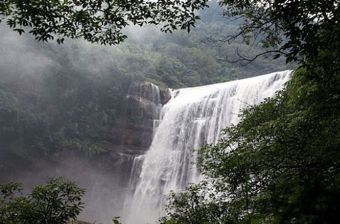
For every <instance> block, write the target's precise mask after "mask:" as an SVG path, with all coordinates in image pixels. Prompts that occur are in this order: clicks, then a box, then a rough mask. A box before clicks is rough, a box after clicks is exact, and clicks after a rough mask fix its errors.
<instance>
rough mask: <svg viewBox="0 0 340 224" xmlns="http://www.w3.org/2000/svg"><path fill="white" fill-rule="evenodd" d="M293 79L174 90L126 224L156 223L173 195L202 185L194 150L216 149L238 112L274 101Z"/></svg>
mask: <svg viewBox="0 0 340 224" xmlns="http://www.w3.org/2000/svg"><path fill="white" fill-rule="evenodd" d="M290 73H291V72H290V71H283V72H276V73H271V74H267V75H263V76H258V77H254V78H249V79H243V80H238V81H231V82H225V83H219V84H213V85H207V86H200V87H193V88H183V89H178V90H173V91H172V98H171V100H170V101H169V102H168V103H167V104H166V105H164V106H163V108H162V109H161V111H160V122H159V125H158V128H157V129H156V132H155V133H154V138H153V141H152V144H151V146H150V148H149V150H148V151H147V152H146V154H145V155H144V156H143V159H142V163H139V166H138V173H139V175H137V176H139V177H138V179H137V180H134V182H135V183H136V186H135V188H134V192H133V194H132V197H131V198H130V199H128V200H129V201H130V203H129V204H128V205H127V206H126V209H125V214H123V221H124V223H127V224H145V223H154V222H156V221H157V219H158V218H159V217H160V216H161V215H162V214H163V210H164V203H165V201H166V197H167V195H168V194H169V192H170V191H171V190H173V191H181V190H183V189H184V188H185V187H186V186H187V185H188V183H195V182H197V181H199V178H200V174H199V172H198V170H197V168H196V165H195V161H196V158H197V153H196V150H195V149H198V148H199V147H200V146H202V145H203V144H206V143H216V142H217V140H218V139H219V137H220V132H221V130H222V129H223V128H225V127H227V126H230V125H231V124H236V123H237V122H238V120H239V117H238V114H239V112H240V110H242V109H244V108H246V107H248V106H249V105H254V104H258V103H260V102H261V101H262V100H263V99H265V98H267V97H271V96H273V95H274V93H275V92H276V91H277V90H279V89H281V88H282V87H283V85H284V83H285V82H286V81H288V80H289V78H290ZM138 160H139V161H140V160H141V158H138ZM135 172H136V171H135ZM133 178H137V177H136V174H135V176H134V177H133Z"/></svg>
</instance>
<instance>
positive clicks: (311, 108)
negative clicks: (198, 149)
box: [167, 69, 340, 224]
mask: <svg viewBox="0 0 340 224" xmlns="http://www.w3.org/2000/svg"><path fill="white" fill-rule="evenodd" d="M307 71H308V70H306V69H300V70H299V71H297V72H295V74H294V76H293V79H292V81H290V82H289V83H288V86H287V88H286V89H285V90H284V91H281V92H279V93H278V94H277V96H276V97H275V98H273V99H267V100H265V102H263V103H262V104H260V105H258V106H253V107H251V108H249V109H247V110H245V111H244V112H243V114H242V120H241V122H240V123H239V124H238V125H236V126H233V127H230V128H227V129H226V130H225V136H224V137H223V138H222V139H221V140H220V141H219V143H218V144H216V145H208V146H206V147H204V148H203V149H202V153H203V155H202V158H203V160H202V161H201V164H202V168H203V171H204V172H203V173H204V175H206V176H208V177H209V179H210V180H208V184H200V185H198V186H197V188H198V189H199V190H200V192H201V194H203V195H204V197H205V200H203V201H197V200H196V199H195V198H196V196H195V193H196V192H197V190H196V189H195V188H192V187H191V188H189V189H188V191H187V192H184V193H181V194H179V195H175V196H173V198H172V200H170V209H171V211H170V213H169V215H168V216H167V219H168V220H170V221H169V222H170V223H171V221H175V223H200V221H195V219H193V218H192V217H194V216H193V215H192V213H194V214H195V215H203V217H201V218H200V220H202V222H203V223H306V224H312V223H333V222H334V221H333V220H337V219H338V218H339V211H340V207H339V198H340V197H339V196H340V188H339V186H340V185H339V180H340V179H339V177H340V163H339V161H340V160H339V159H340V153H339V150H338V148H339V145H340V142H339V141H338V139H339V138H340V122H339V121H340V117H339V114H340V111H339V107H338V106H336V105H339V103H340V102H339V98H338V97H335V98H334V95H333V94H336V95H338V94H339V90H338V88H337V90H336V91H337V92H333V93H332V94H330V92H329V89H328V90H321V89H319V88H320V87H321V84H322V82H321V81H315V80H310V79H309V78H308V77H309V76H310V75H311V74H310V73H309V72H307ZM332 80H333V83H334V84H335V85H338V84H336V83H338V82H339V76H336V77H333V79H332ZM327 82H328V81H327ZM333 90H334V89H333ZM325 92H328V94H325ZM322 93H323V94H322ZM319 94H322V100H321V99H320V95H319ZM319 100H320V101H319ZM324 102H327V103H324ZM193 189H195V190H193ZM183 198H185V201H184V202H183V203H179V201H181V200H182V199H183ZM192 201H196V202H197V203H198V204H197V205H195V206H191V207H190V208H191V209H188V210H185V211H184V212H183V211H182V210H181V208H183V207H187V206H190V205H192ZM211 204H213V205H214V207H215V208H214V209H213V211H214V212H215V213H214V214H213V216H212V217H213V218H212V219H209V220H211V221H208V222H205V221H204V220H206V219H207V218H208V217H209V214H211V209H208V208H206V206H207V205H209V207H211ZM201 207H203V208H204V209H203V211H200V210H199V209H196V208H201ZM188 216H190V219H184V218H186V217H188ZM176 220H177V221H178V222H177V221H176ZM188 220H189V221H188Z"/></svg>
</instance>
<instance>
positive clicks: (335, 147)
mask: <svg viewBox="0 0 340 224" xmlns="http://www.w3.org/2000/svg"><path fill="white" fill-rule="evenodd" d="M80 2H82V5H81V4H80V5H77V4H78V3H77V1H70V3H69V4H68V3H67V2H66V3H65V2H64V3H63V4H61V3H60V2H59V1H56V2H51V3H48V4H46V8H45V7H44V6H45V5H44V4H45V3H44V4H40V3H39V1H30V2H29V3H27V4H26V3H25V4H23V3H22V1H18V2H16V1H4V2H3V3H0V17H1V20H0V21H3V20H6V18H8V20H7V25H8V26H9V27H10V28H12V29H14V31H16V32H19V33H20V34H22V33H24V32H25V31H28V30H29V29H31V30H30V31H29V33H30V34H32V35H33V36H34V37H35V38H36V39H37V40H41V41H48V42H37V41H36V40H33V39H32V38H30V37H27V36H26V34H22V36H20V38H22V40H23V41H24V42H22V43H23V44H22V43H21V45H18V43H16V41H12V39H13V35H14V33H15V32H13V31H11V30H9V29H8V28H7V27H5V25H4V24H2V25H1V26H0V29H2V30H3V32H2V33H4V34H2V35H1V37H0V38H1V39H2V42H6V41H7V45H6V44H3V45H1V46H0V50H1V55H0V57H1V58H3V59H2V61H3V63H1V62H0V74H1V78H0V102H1V103H0V114H1V116H0V119H1V120H0V147H1V150H0V162H1V163H0V164H1V165H0V172H1V174H0V176H1V177H2V178H0V180H1V179H4V180H7V179H10V178H6V175H8V176H10V175H9V174H13V175H14V176H15V175H16V173H20V170H22V169H27V168H30V167H32V164H35V163H37V162H41V161H42V160H44V161H48V162H47V163H49V162H56V161H58V160H59V159H60V158H61V157H60V155H61V154H63V153H65V152H66V154H67V153H69V152H71V151H72V152H76V155H79V156H80V155H82V156H85V157H87V158H88V159H89V160H95V159H96V158H98V157H100V156H102V155H104V156H106V155H108V154H109V153H112V151H115V150H117V149H115V147H114V146H115V145H116V141H117V139H115V137H114V136H112V127H116V126H119V125H120V124H121V120H122V119H123V117H125V116H126V114H127V109H126V108H127V107H129V101H128V100H127V98H126V97H125V96H126V95H127V94H129V89H130V86H131V85H132V83H134V82H151V83H153V84H156V85H157V86H160V88H163V89H167V88H175V89H178V88H183V87H193V86H201V85H207V84H213V83H219V82H226V81H231V80H238V79H243V78H249V77H253V76H257V75H260V74H265V73H270V72H274V71H279V70H286V69H294V70H293V71H292V75H291V79H290V80H289V81H288V82H287V83H286V84H285V86H284V88H283V89H281V90H279V91H277V92H276V93H275V94H274V96H273V97H272V98H265V99H264V100H263V101H262V102H261V103H259V104H257V105H250V106H249V107H247V108H246V109H244V110H242V112H241V114H240V121H239V122H238V123H237V124H232V125H230V126H229V127H226V128H225V129H224V130H223V131H222V136H221V138H220V139H219V140H218V142H217V143H209V144H206V145H203V146H202V147H201V148H200V149H199V150H198V154H199V156H198V161H196V163H197V166H198V169H199V171H200V173H201V174H202V175H203V176H204V177H205V178H203V180H201V181H198V182H197V183H192V184H189V185H188V186H187V188H186V190H182V191H179V192H175V191H174V192H172V193H170V196H169V199H168V202H167V208H166V213H164V214H163V217H162V218H160V220H159V222H160V223H163V224H209V223H214V224H216V223H221V224H222V223H223V224H227V223H228V224H229V223H230V224H234V223H235V224H243V223H248V224H259V223H273V224H274V223H301V224H314V223H315V224H319V223H324V224H328V223H336V221H334V220H338V216H339V215H338V214H340V213H339V210H340V208H339V198H340V189H339V187H340V183H339V181H340V179H339V178H340V172H339V171H340V164H339V163H340V158H339V157H340V154H339V145H340V142H339V139H340V136H339V134H340V118H339V114H340V113H339V112H340V111H339V109H340V107H339V105H340V102H339V100H340V88H339V82H340V78H339V77H340V76H339V70H340V69H339V65H340V64H339V62H340V55H339V52H340V51H339V49H338V48H339V46H340V45H339V42H340V37H339V34H340V32H339V29H340V27H339V13H340V11H339V2H338V1H335V0H332V1H314V0H311V1H293V2H292V1H276V0H275V1H269V0H268V1H256V0H254V1H234V0H225V1H221V2H219V3H217V2H214V1H212V2H209V3H208V5H209V8H206V2H207V1H192V2H191V1H170V2H168V1H156V2H151V3H150V2H144V1H141V2H139V3H135V2H133V1H132V2H130V1H126V2H125V1H117V2H118V3H116V4H117V5H116V7H117V9H119V10H123V11H119V10H118V11H117V10H116V11H114V10H112V11H110V9H111V5H110V2H111V1H104V3H105V4H108V8H107V9H106V10H104V11H103V15H104V17H105V19H104V20H102V19H103V18H102V17H101V16H100V14H96V12H97V11H96V10H98V11H100V10H101V8H100V7H101V5H100V4H97V3H95V1H89V0H83V1H80ZM113 2H115V1H113ZM30 3H31V4H30ZM104 3H103V4H104ZM65 4H66V5H65ZM73 4H74V5H73ZM105 4H104V5H105ZM120 4H122V5H120ZM66 6H67V7H66ZM69 7H80V10H78V11H77V10H76V12H78V14H76V15H73V12H72V10H70V8H69ZM172 7H174V8H172ZM113 8H114V7H113ZM33 9H34V10H37V11H36V12H38V15H39V13H41V15H40V17H36V16H31V15H28V16H27V13H28V14H29V12H30V10H33ZM47 9H48V10H50V11H45V10H47ZM172 9H174V10H173V11H171V10H172ZM53 10H55V11H53ZM58 10H61V11H60V13H61V14H60V15H59V17H58V18H59V20H58V21H57V22H56V21H55V20H54V19H55V17H54V15H55V14H58V13H59V11H58ZM62 10H64V11H62ZM124 10H125V11H124ZM169 10H170V11H169ZM195 10H196V13H197V15H198V16H199V17H200V19H198V18H196V13H194V14H191V13H189V12H195ZM49 12H55V13H54V14H53V13H51V14H50V13H49ZM112 13H113V14H112ZM176 13H178V14H176ZM67 16H70V18H72V19H74V21H73V23H72V24H75V25H76V26H75V27H73V26H72V24H71V25H70V24H68V25H67V26H66V27H65V28H63V26H64V23H60V21H64V20H65V21H68V20H67ZM64 17H66V18H64ZM108 18H111V20H110V22H108V23H109V24H111V25H110V26H109V27H110V28H107V24H106V23H105V21H106V20H108ZM117 18H118V19H117ZM119 18H120V19H119ZM287 18H289V19H287ZM126 19H127V20H130V21H127V20H126ZM196 20H197V21H196ZM44 21H45V22H46V23H44ZM129 22H132V23H133V24H136V25H141V26H143V27H142V28H140V27H135V26H132V27H129ZM43 24H45V25H46V24H53V25H50V29H46V27H45V26H44V25H43ZM77 24H81V25H77ZM154 25H156V26H154ZM194 25H195V27H193V26H194ZM46 26H47V27H48V25H46ZM91 26H92V27H93V29H89V28H88V27H91ZM157 26H158V27H157ZM159 26H161V30H162V31H164V32H160V31H159V30H158V29H159ZM18 27H19V28H18ZM20 27H21V28H20ZM22 27H23V29H22ZM25 27H28V29H27V30H25ZM124 29H126V30H124ZM176 29H184V30H186V31H177V30H176ZM122 30H124V31H125V32H126V36H125V35H123V34H122ZM188 31H190V32H189V33H188ZM105 32H107V33H106V35H103V36H101V35H100V34H104V33H105ZM108 33H109V34H110V35H109V34H108ZM53 35H56V36H58V37H57V38H55V37H54V36H53ZM79 37H80V38H83V39H84V40H73V39H75V38H79ZM126 37H127V39H126ZM54 40H56V42H57V43H54V42H53V41H54ZM86 41H87V42H86ZM122 41H124V42H122ZM88 42H91V43H88ZM96 43H97V44H96ZM98 43H100V44H104V45H105V44H119V45H117V46H111V47H107V46H100V45H98ZM19 44H20V43H19ZM10 45H14V46H20V47H21V49H19V50H17V52H14V53H13V49H11V47H9V46H10ZM20 50H24V51H30V52H32V55H34V57H40V58H44V59H47V62H48V63H45V64H46V65H45V64H44V65H43V66H42V68H40V67H39V66H37V68H38V69H35V68H34V67H33V69H32V67H30V66H27V65H26V66H22V68H23V69H18V68H16V65H15V64H11V63H9V62H11V61H10V60H11V59H10V57H9V56H8V55H9V54H10V53H13V54H15V53H16V54H17V55H16V56H15V57H19V58H20ZM263 52H265V53H266V54H264V53H263ZM20 59H23V60H27V58H26V59H25V57H22V58H20ZM51 61H52V62H53V63H49V62H51ZM89 62H90V63H89ZM22 63H25V62H24V61H22ZM28 63H29V62H28ZM38 65H39V64H38ZM26 69H28V70H29V71H26ZM30 69H31V70H30ZM25 72H26V74H24V73H25ZM32 72H33V73H34V72H36V74H32ZM165 105H166V104H165ZM139 116H140V115H138V116H137V115H136V114H134V113H132V114H128V117H127V118H126V119H127V120H128V121H129V122H131V123H136V124H137V123H138V122H139V120H141V117H139ZM138 124H139V123H138ZM188 128H189V127H188ZM117 136H119V135H117ZM117 138H119V137H117ZM150 150H151V149H150ZM131 169H132V168H131ZM0 183H1V182H0ZM20 192H21V187H20V185H17V184H2V185H0V202H1V205H0V223H1V224H2V223H4V224H5V223H6V224H12V223H13V224H17V223H18V224H19V223H27V224H33V223H49V224H54V223H55V224H65V223H68V222H69V221H72V220H76V219H77V216H78V214H79V213H80V211H81V209H82V208H83V207H84V203H83V201H82V197H83V195H84V192H86V189H85V191H84V190H83V189H82V188H79V187H78V186H77V185H76V184H75V183H73V182H68V181H66V180H63V179H59V178H52V179H50V180H49V181H48V182H47V183H46V184H45V185H38V186H36V187H34V188H33V189H32V193H30V194H24V195H22V194H21V193H20ZM46 206H47V207H46ZM114 216H115V214H112V216H111V217H114ZM112 221H113V223H115V224H117V223H120V221H119V218H118V217H114V218H113V220H112ZM123 221H124V220H123ZM129 224H130V223H129Z"/></svg>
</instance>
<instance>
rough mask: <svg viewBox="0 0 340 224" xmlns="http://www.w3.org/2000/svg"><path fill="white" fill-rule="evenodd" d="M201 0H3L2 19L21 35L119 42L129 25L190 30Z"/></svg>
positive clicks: (163, 29)
mask: <svg viewBox="0 0 340 224" xmlns="http://www.w3.org/2000/svg"><path fill="white" fill-rule="evenodd" d="M206 6H207V0H202V1H191V0H185V1H178V0H176V1H169V0H161V1H129V0H125V1H112V0H104V1H103V0H100V1H94V0H80V1H76V0H68V1H36V0H31V1H23V0H2V1H1V2H0V22H2V20H4V21H6V23H7V25H8V26H9V27H11V28H12V29H13V30H14V31H17V32H19V33H20V34H22V33H24V32H25V31H28V33H30V34H32V35H33V36H34V37H35V38H36V39H37V40H42V41H48V40H53V39H56V40H57V42H58V43H62V42H63V41H64V39H65V38H84V39H85V40H87V41H89V42H92V43H100V44H118V43H120V42H121V41H123V40H124V39H125V38H126V35H125V34H124V33H123V29H124V28H125V27H127V26H129V25H132V24H133V25H139V26H143V25H145V24H156V25H158V24H160V26H161V30H162V31H165V32H171V31H173V30H176V29H187V30H190V28H191V27H193V26H194V23H195V21H196V19H197V16H196V11H197V10H199V9H202V8H204V7H206Z"/></svg>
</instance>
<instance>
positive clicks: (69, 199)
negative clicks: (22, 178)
mask: <svg viewBox="0 0 340 224" xmlns="http://www.w3.org/2000/svg"><path fill="white" fill-rule="evenodd" d="M83 194H84V190H83V189H81V188H79V187H78V186H77V185H75V184H74V183H73V182H68V181H65V180H63V179H62V178H53V179H51V180H49V181H48V182H47V183H46V184H45V185H37V186H35V187H34V188H33V190H32V193H30V194H23V193H22V188H21V186H20V185H19V184H15V183H10V184H3V185H0V223H1V224H33V223H35V224H44V223H49V224H66V223H69V221H72V220H75V219H76V218H77V216H78V215H79V213H80V211H81V209H82V208H83V202H82V196H83Z"/></svg>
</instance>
